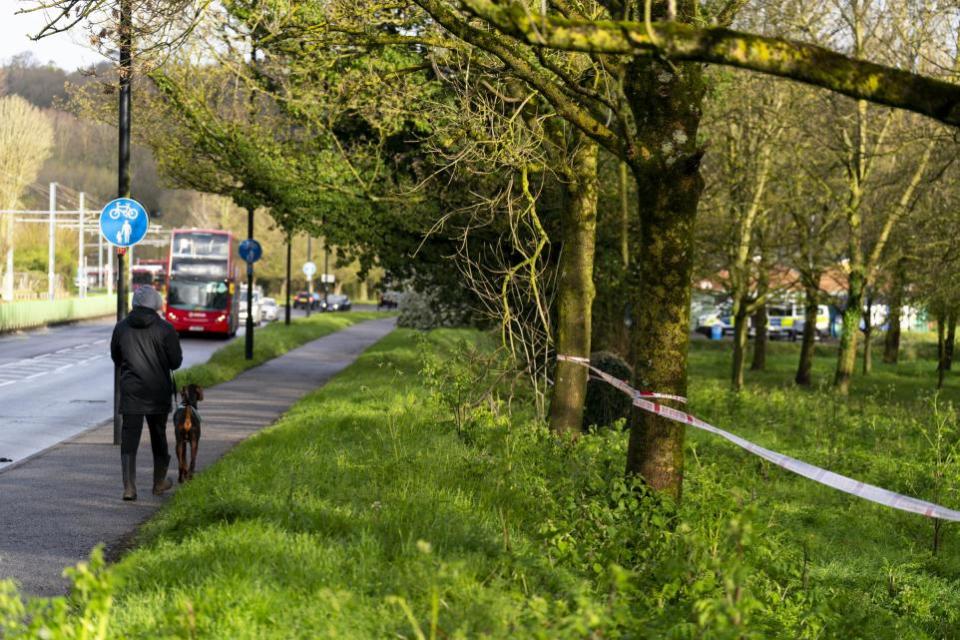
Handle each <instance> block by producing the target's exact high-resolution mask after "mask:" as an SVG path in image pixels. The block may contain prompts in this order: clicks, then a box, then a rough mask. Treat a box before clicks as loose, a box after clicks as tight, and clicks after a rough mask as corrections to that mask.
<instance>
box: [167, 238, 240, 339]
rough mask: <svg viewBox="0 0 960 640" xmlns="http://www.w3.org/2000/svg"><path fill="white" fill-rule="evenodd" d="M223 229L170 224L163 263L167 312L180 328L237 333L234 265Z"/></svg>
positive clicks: (226, 334)
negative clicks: (164, 266) (199, 228)
mask: <svg viewBox="0 0 960 640" xmlns="http://www.w3.org/2000/svg"><path fill="white" fill-rule="evenodd" d="M233 254H234V239H233V234H231V233H229V232H227V231H207V230H198V229H174V230H173V232H172V235H171V238H170V261H169V263H168V265H167V274H168V275H167V277H168V280H167V305H166V317H167V320H169V321H170V323H171V324H172V325H173V327H174V328H175V329H176V330H177V331H179V332H183V333H212V334H218V335H221V336H224V337H231V336H233V335H236V333H237V327H238V325H239V321H238V315H239V311H240V291H239V288H238V287H237V283H238V282H239V276H240V273H239V267H238V265H237V264H236V261H235V260H234V257H233Z"/></svg>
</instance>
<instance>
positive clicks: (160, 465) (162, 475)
mask: <svg viewBox="0 0 960 640" xmlns="http://www.w3.org/2000/svg"><path fill="white" fill-rule="evenodd" d="M169 466H170V456H167V459H166V461H165V462H161V461H160V460H154V461H153V495H155V496H158V495H160V494H161V493H163V492H164V491H166V490H168V489H170V487H172V486H173V481H172V480H170V478H168V477H167V467H169Z"/></svg>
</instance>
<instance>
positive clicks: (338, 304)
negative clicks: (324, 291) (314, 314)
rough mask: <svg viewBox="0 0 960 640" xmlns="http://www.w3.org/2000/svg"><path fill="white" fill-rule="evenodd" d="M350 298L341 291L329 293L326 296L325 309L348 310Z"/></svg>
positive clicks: (350, 304)
mask: <svg viewBox="0 0 960 640" xmlns="http://www.w3.org/2000/svg"><path fill="white" fill-rule="evenodd" d="M351 306H352V303H351V302H350V298H349V297H347V296H345V295H343V294H341V293H331V294H330V295H328V296H327V311H350V307H351Z"/></svg>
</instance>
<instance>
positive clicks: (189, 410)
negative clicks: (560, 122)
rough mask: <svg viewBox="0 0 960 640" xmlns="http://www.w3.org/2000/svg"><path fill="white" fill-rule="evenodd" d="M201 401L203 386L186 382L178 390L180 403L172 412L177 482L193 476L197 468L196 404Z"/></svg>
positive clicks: (198, 421)
mask: <svg viewBox="0 0 960 640" xmlns="http://www.w3.org/2000/svg"><path fill="white" fill-rule="evenodd" d="M202 401H203V388H202V387H200V386H199V385H195V384H188V385H187V386H185V387H184V388H183V389H181V390H180V405H179V406H178V407H177V410H176V411H174V412H173V432H174V434H175V435H176V438H177V463H178V464H179V465H180V475H179V478H178V481H179V482H181V483H182V482H184V481H185V480H190V479H192V478H193V472H194V471H195V470H196V468H197V446H198V445H199V444H200V413H199V411H197V404H199V403H200V402H202ZM187 442H189V443H190V466H189V467H188V466H187Z"/></svg>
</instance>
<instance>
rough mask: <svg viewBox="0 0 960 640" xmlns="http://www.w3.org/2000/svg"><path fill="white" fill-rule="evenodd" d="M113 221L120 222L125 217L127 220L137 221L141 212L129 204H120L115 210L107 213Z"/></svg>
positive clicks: (115, 206)
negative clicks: (121, 217)
mask: <svg viewBox="0 0 960 640" xmlns="http://www.w3.org/2000/svg"><path fill="white" fill-rule="evenodd" d="M107 215H108V216H110V219H111V220H119V219H120V216H123V217H124V218H126V219H127V220H136V219H137V216H139V215H140V212H139V211H137V210H136V209H134V208H133V206H131V205H130V203H129V202H118V203H117V204H116V205H114V207H113V209H110V211H108V212H107Z"/></svg>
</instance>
